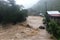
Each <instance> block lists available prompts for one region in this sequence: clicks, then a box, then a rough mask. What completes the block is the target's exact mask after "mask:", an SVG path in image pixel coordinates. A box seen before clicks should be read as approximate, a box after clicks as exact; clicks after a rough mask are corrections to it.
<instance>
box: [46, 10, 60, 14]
mask: <svg viewBox="0 0 60 40" xmlns="http://www.w3.org/2000/svg"><path fill="white" fill-rule="evenodd" d="M47 13H48V14H60V12H59V11H47Z"/></svg>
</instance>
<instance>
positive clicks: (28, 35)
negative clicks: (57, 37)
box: [0, 16, 53, 40]
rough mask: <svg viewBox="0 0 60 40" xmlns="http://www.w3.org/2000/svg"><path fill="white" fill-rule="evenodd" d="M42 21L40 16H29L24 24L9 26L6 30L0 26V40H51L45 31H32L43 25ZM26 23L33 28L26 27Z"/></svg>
mask: <svg viewBox="0 0 60 40" xmlns="http://www.w3.org/2000/svg"><path fill="white" fill-rule="evenodd" d="M42 19H43V17H40V16H29V17H28V18H27V21H26V22H23V23H18V24H16V25H11V24H9V25H7V28H2V26H1V25H0V40H53V39H51V38H50V34H48V33H47V31H46V30H45V29H33V28H34V26H35V28H38V27H39V26H40V25H43V24H42V23H43V22H42ZM27 23H28V24H29V25H31V27H33V28H30V27H28V26H26V24H27Z"/></svg>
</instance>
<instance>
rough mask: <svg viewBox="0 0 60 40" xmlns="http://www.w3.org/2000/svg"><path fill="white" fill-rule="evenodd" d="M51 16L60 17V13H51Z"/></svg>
mask: <svg viewBox="0 0 60 40" xmlns="http://www.w3.org/2000/svg"><path fill="white" fill-rule="evenodd" d="M49 15H50V16H54V17H60V14H49Z"/></svg>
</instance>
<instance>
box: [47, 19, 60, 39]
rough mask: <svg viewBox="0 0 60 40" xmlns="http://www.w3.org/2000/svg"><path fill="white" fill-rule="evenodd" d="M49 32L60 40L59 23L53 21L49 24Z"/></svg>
mask: <svg viewBox="0 0 60 40" xmlns="http://www.w3.org/2000/svg"><path fill="white" fill-rule="evenodd" d="M47 31H48V32H49V33H51V34H53V35H54V36H55V37H56V38H60V26H59V25H58V24H57V22H55V21H53V20H51V21H50V22H49V23H48V27H47Z"/></svg>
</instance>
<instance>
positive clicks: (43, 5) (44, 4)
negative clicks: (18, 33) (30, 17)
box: [28, 0, 60, 14]
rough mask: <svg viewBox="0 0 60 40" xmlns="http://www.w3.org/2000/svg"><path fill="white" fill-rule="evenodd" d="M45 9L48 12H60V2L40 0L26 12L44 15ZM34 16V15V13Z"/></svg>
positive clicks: (59, 0) (57, 0)
mask: <svg viewBox="0 0 60 40" xmlns="http://www.w3.org/2000/svg"><path fill="white" fill-rule="evenodd" d="M46 9H47V10H48V11H54V10H58V11H60V0H40V1H39V2H38V3H37V4H35V5H33V6H32V7H31V8H29V9H28V10H29V11H30V12H33V11H35V12H38V13H39V12H42V13H45V11H46ZM35 14H36V13H35Z"/></svg>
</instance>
